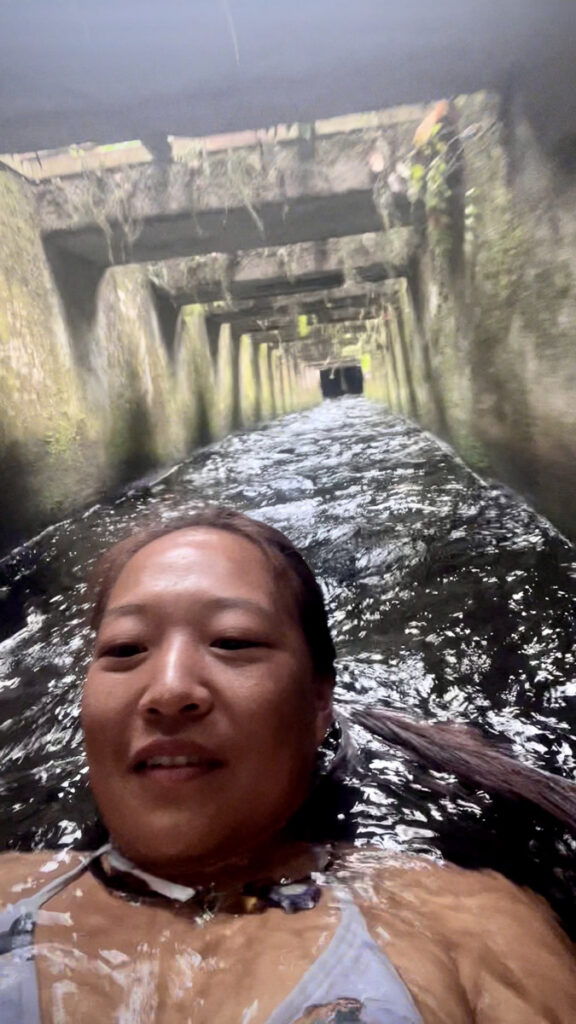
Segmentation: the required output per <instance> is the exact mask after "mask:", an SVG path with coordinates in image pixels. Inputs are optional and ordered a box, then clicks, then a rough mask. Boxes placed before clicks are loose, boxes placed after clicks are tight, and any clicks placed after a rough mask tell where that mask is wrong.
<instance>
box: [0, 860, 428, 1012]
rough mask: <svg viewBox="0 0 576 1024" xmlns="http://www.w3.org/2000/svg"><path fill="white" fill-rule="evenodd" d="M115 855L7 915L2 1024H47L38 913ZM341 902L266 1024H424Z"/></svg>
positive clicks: (341, 898)
mask: <svg viewBox="0 0 576 1024" xmlns="http://www.w3.org/2000/svg"><path fill="white" fill-rule="evenodd" d="M108 849H109V848H108V847H103V848H102V849H101V850H97V851H96V852H95V853H94V854H92V855H91V856H90V857H88V858H86V859H85V860H83V861H82V862H81V863H80V864H78V865H77V866H76V867H74V868H73V869H72V870H71V871H68V872H67V873H66V874H64V875H61V876H60V877H59V878H57V879H55V880H54V881H53V882H50V883H49V884H48V885H46V886H44V888H42V889H41V890H40V891H39V892H37V893H35V894H34V895H33V896H31V897H28V898H26V899H22V900H19V901H18V902H17V903H14V904H10V905H9V906H7V907H6V908H5V909H4V910H2V911H0V1021H1V1022H2V1024H41V1016H40V1005H39V994H38V981H37V977H36V967H35V963H34V930H35V926H36V922H37V920H38V912H39V910H40V909H41V908H42V906H43V905H44V904H45V903H47V902H48V900H50V899H51V898H52V897H53V896H56V894H57V893H58V892H60V891H61V890H62V889H64V888H65V887H66V886H67V885H69V884H70V883H71V882H72V881H74V879H76V878H78V877H79V876H80V875H81V874H83V872H84V871H86V870H87V868H88V867H89V865H90V864H91V862H92V861H94V860H96V858H98V857H100V855H101V854H102V853H104V852H106V851H107V850H108ZM157 881H160V880H157ZM337 897H338V902H339V907H340V921H339V923H338V926H337V928H336V931H335V933H334V935H333V937H332V940H331V941H330V943H329V944H328V946H327V947H326V949H325V950H324V952H323V953H321V954H320V956H319V957H318V959H317V960H316V961H315V962H314V963H313V964H312V966H311V967H310V968H309V969H308V970H307V971H306V973H305V974H304V976H303V977H302V979H301V980H300V981H299V982H298V984H297V985H296V987H295V988H294V989H293V991H292V992H291V993H290V995H289V996H288V997H287V998H286V999H285V1000H284V1001H283V1002H282V1003H281V1005H280V1006H278V1007H277V1009H276V1010H274V1012H273V1013H272V1015H271V1016H270V1017H269V1018H268V1021H267V1024H336V1022H339V1024H422V1018H421V1017H420V1015H419V1013H418V1011H417V1009H416V1007H415V1005H414V1002H413V1000H412V997H411V996H410V993H409V992H408V990H407V988H406V986H405V985H404V983H403V982H402V980H401V979H400V977H399V975H398V974H397V973H396V971H395V969H394V967H393V966H392V964H391V963H390V960H389V959H388V957H387V956H386V954H385V953H383V952H382V950H381V949H380V948H379V947H378V946H377V945H376V943H375V942H374V941H373V939H372V938H371V936H370V934H369V932H368V928H367V926H366V922H365V920H364V917H363V916H362V913H361V912H360V910H359V909H358V907H357V906H356V905H355V903H354V901H353V899H352V898H351V896H350V895H349V894H348V893H347V892H346V891H345V890H343V889H342V890H341V889H340V888H338V889H337Z"/></svg>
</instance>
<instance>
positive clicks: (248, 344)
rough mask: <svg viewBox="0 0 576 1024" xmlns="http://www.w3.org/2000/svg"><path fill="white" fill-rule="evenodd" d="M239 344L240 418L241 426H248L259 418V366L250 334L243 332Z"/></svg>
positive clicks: (254, 344)
mask: <svg viewBox="0 0 576 1024" xmlns="http://www.w3.org/2000/svg"><path fill="white" fill-rule="evenodd" d="M239 345H240V348H239V353H238V368H239V375H240V420H241V423H242V426H244V427H250V426H252V425H253V424H254V423H257V422H258V420H259V418H260V387H259V366H258V360H257V354H256V343H255V342H254V340H253V338H252V336H251V335H250V334H243V335H242V337H241V338H240V342H239Z"/></svg>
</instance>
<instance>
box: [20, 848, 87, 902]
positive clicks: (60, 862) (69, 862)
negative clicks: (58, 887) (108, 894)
mask: <svg viewBox="0 0 576 1024" xmlns="http://www.w3.org/2000/svg"><path fill="white" fill-rule="evenodd" d="M85 856H86V855H85V854H82V853H78V852H77V851H75V850H36V851H34V852H32V853H18V852H15V851H11V852H9V853H3V854H0V907H4V906H7V905H8V904H12V903H17V902H18V901H19V900H23V899H26V898H27V897H29V896H32V895H34V893H36V892H38V891H39V890H40V889H42V888H43V887H44V886H45V885H48V884H49V883H50V882H52V881H54V880H55V879H57V878H59V877H60V875H64V874H66V872H67V871H72V870H73V868H75V867H77V866H78V865H79V864H80V863H81V862H82V860H84V859H85Z"/></svg>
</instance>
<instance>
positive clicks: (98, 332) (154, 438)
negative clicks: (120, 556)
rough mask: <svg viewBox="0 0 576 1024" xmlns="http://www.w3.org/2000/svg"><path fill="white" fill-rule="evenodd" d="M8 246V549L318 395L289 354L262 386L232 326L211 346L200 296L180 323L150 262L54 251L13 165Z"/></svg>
mask: <svg viewBox="0 0 576 1024" xmlns="http://www.w3.org/2000/svg"><path fill="white" fill-rule="evenodd" d="M0 254H1V255H0V479H1V480H2V487H3V499H2V505H1V509H0V550H5V549H7V548H8V547H9V546H11V545H12V544H15V543H17V542H18V541H19V540H21V539H23V538H25V537H27V536H30V535H31V534H32V533H34V532H35V531H36V530H38V529H40V528H41V527H43V526H44V525H47V524H48V523H50V522H54V521H55V520H57V519H59V518H62V517H63V516H65V515H66V514H68V513H69V512H70V511H72V510H73V509H75V508H78V507H80V506H82V505H85V504H86V503H87V502H89V501H92V500H94V498H96V497H98V496H101V495H102V494H104V493H106V492H110V491H112V490H114V489H116V488H118V487H119V486H120V485H121V484H123V483H125V482H127V481H130V480H134V479H137V478H139V477H141V476H142V475H144V474H146V473H148V472H149V471H151V470H152V469H153V468H154V467H159V466H163V465H168V464H170V463H172V462H174V461H177V460H178V459H180V458H182V457H183V456H185V455H186V453H187V452H189V451H190V450H191V449H193V448H194V447H195V446H197V445H199V444H203V443H206V442H207V441H210V440H211V439H215V438H218V437H221V436H223V435H224V434H226V433H228V432H229V431H230V430H232V429H235V428H237V427H240V426H242V425H247V424H249V423H253V422H255V421H256V420H257V419H260V418H262V417H269V416H273V415H279V414H281V413H283V412H285V411H290V410H291V409H295V408H298V407H300V406H301V405H302V404H306V403H307V402H309V401H310V400H311V395H310V394H309V392H306V389H305V388H304V390H303V392H302V394H300V392H299V388H298V385H297V384H296V383H295V381H296V378H294V382H293V386H292V388H290V387H289V386H288V372H287V367H286V365H285V360H284V358H283V357H282V358H281V357H280V356H278V355H277V354H276V353H272V354H271V355H273V356H274V357H275V359H271V360H270V362H269V364H268V365H269V367H270V371H269V372H270V380H267V381H266V382H265V383H264V384H262V383H261V381H260V375H259V372H258V369H259V363H258V361H252V362H251V363H250V366H251V369H250V372H249V373H248V371H247V369H246V366H245V358H244V355H243V351H244V349H242V351H239V346H238V342H237V341H235V339H234V338H233V337H232V334H231V331H230V328H229V327H226V326H224V327H223V328H222V329H221V331H220V336H219V337H218V338H217V339H216V342H215V343H214V344H212V345H211V343H210V341H209V338H208V336H207V333H206V326H205V318H204V314H203V311H202V308H201V307H199V306H188V307H184V308H183V310H182V311H181V313H180V316H179V318H178V319H177V320H176V314H174V317H173V322H169V321H170V315H169V311H168V315H167V312H166V310H165V309H163V308H162V306H161V305H159V299H158V295H157V293H156V292H155V291H154V289H153V287H152V285H151V283H150V281H149V279H148V275H147V271H146V268H145V267H144V266H125V267H115V268H112V269H109V270H106V271H105V272H104V273H102V272H101V271H99V270H98V269H97V268H94V267H93V266H91V265H90V264H87V263H85V262H83V261H82V260H81V259H79V258H70V259H69V260H67V259H66V257H63V256H62V255H61V254H60V255H58V254H55V253H54V252H51V251H47V250H46V249H45V248H44V246H43V245H42V242H41V240H40V236H39V233H38V230H37V226H36V221H35V210H34V205H33V202H32V198H31V194H30V189H29V186H28V185H27V183H26V182H24V181H23V180H22V179H21V178H19V177H18V176H17V175H16V174H13V173H11V172H9V171H0ZM243 340H244V339H243ZM241 367H242V369H241ZM252 378H253V379H252ZM249 396H251V397H249ZM315 399H316V400H319V399H320V395H319V393H318V395H316V396H315ZM250 403H251V404H250ZM249 406H250V411H248V408H249Z"/></svg>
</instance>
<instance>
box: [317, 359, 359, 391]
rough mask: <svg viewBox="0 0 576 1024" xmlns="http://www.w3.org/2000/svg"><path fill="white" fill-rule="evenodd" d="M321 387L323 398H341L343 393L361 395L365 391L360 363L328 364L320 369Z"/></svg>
mask: <svg viewBox="0 0 576 1024" xmlns="http://www.w3.org/2000/svg"><path fill="white" fill-rule="evenodd" d="M320 389H321V391H322V397H323V398H340V397H341V396H342V395H361V394H363V392H364V377H363V374H362V367H361V366H360V364H359V363H348V364H346V365H343V366H327V367H325V368H324V369H323V370H320Z"/></svg>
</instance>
